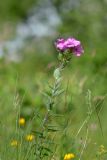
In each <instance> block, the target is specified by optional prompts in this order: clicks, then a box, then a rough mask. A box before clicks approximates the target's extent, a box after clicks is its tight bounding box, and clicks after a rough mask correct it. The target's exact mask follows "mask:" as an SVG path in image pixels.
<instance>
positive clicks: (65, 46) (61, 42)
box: [55, 38, 84, 56]
mask: <svg viewBox="0 0 107 160" xmlns="http://www.w3.org/2000/svg"><path fill="white" fill-rule="evenodd" d="M55 45H56V48H57V49H58V50H59V51H61V52H64V51H66V50H69V51H70V52H71V53H74V54H75V55H76V56H80V55H81V54H82V53H83V52H84V50H83V48H82V45H81V42H80V41H78V40H76V39H75V38H68V39H66V40H65V39H63V38H61V39H58V40H57V42H56V43H55Z"/></svg>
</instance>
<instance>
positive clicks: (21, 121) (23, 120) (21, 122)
mask: <svg viewBox="0 0 107 160" xmlns="http://www.w3.org/2000/svg"><path fill="white" fill-rule="evenodd" d="M19 124H20V125H21V126H23V125H25V119H24V118H20V119H19Z"/></svg>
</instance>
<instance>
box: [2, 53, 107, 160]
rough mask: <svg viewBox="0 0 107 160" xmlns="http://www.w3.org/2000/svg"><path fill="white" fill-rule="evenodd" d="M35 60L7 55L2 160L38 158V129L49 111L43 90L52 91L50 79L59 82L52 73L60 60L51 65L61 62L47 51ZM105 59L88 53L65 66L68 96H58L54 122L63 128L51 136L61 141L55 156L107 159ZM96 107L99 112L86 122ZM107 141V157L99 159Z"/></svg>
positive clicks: (3, 88) (3, 82) (55, 150)
mask: <svg viewBox="0 0 107 160" xmlns="http://www.w3.org/2000/svg"><path fill="white" fill-rule="evenodd" d="M35 59H37V60H36V61H34V60H33V62H31V61H29V60H28V59H27V60H25V61H22V62H20V63H13V62H7V61H5V60H3V59H1V64H0V73H1V80H0V88H1V92H0V98H1V102H0V106H1V107H0V108H1V112H0V158H1V160H11V159H15V160H27V159H29V160H33V159H36V158H35V143H36V142H37V137H38V133H37V131H38V130H37V129H38V127H39V126H41V123H42V122H41V120H43V118H44V115H45V113H46V107H45V99H44V96H43V94H42V92H43V91H44V90H47V84H48V83H49V84H52V83H53V79H52V78H51V77H52V72H53V70H54V68H55V64H53V65H52V66H51V67H49V65H50V64H51V62H52V63H53V61H54V62H55V63H57V62H56V60H55V58H54V57H51V56H50V58H49V57H48V59H47V58H46V56H45V55H42V56H35ZM39 61H41V63H39ZM78 61H79V62H78ZM93 61H94V63H93ZM100 61H101V59H100ZM104 61H105V59H103V60H102V62H101V64H99V63H98V62H99V59H98V60H96V62H95V59H94V58H93V56H92V57H91V56H90V57H89V56H83V57H82V58H81V59H76V58H74V59H73V60H72V64H69V66H68V69H65V71H64V73H63V75H64V77H63V82H62V86H63V88H65V94H63V95H62V96H60V97H59V98H58V99H57V104H56V106H57V107H55V108H54V113H55V115H54V118H53V122H52V123H53V125H55V126H57V127H58V126H59V128H58V129H59V131H58V132H56V133H52V135H51V136H52V137H53V138H54V141H55V143H56V145H55V146H56V147H55V148H52V149H54V154H53V159H56V160H62V159H63V158H64V155H65V154H67V153H73V154H75V159H80V160H82V159H83V160H90V159H95V160H98V158H99V159H101V160H106V158H107V157H106V154H105V153H106V146H107V141H106V133H107V127H106V110H107V109H106V104H107V98H106V93H107V92H106V91H107V88H106V81H107V80H106V78H107V69H106V65H105V63H103V62H104ZM102 63H103V65H102ZM90 110H91V111H92V110H94V112H93V113H92V114H91V117H90V118H89V121H87V123H85V125H83V124H84V121H85V120H86V119H87V116H88V114H87V112H88V113H89V111H90ZM57 115H59V116H57ZM20 117H22V118H24V119H25V122H24V124H23V125H21V124H19V119H20ZM82 125H83V127H82ZM79 129H80V130H79ZM27 137H28V138H27ZM49 145H50V149H51V144H49ZM101 145H103V146H105V147H104V149H102V150H104V155H103V152H102V155H100V157H96V155H98V154H100V153H99V152H100V150H101V148H100V147H101ZM102 148H103V147H102ZM102 150H101V151H102ZM44 159H47V158H44ZM48 159H51V158H50V157H49V158H48Z"/></svg>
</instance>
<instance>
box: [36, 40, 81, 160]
mask: <svg viewBox="0 0 107 160" xmlns="http://www.w3.org/2000/svg"><path fill="white" fill-rule="evenodd" d="M55 47H56V49H57V51H58V61H59V65H58V67H57V68H56V69H55V71H54V74H53V76H54V84H53V85H52V86H49V88H50V92H49V93H47V92H46V93H44V95H45V97H46V99H47V103H46V108H47V112H46V114H45V117H44V119H43V121H42V126H41V130H39V131H35V133H36V137H37V135H38V138H37V143H36V144H35V146H36V147H35V156H36V159H37V160H42V159H48V158H52V157H54V152H55V147H56V144H55V143H54V140H53V137H52V136H51V133H53V132H54V133H55V132H57V131H58V129H56V128H55V127H54V126H52V125H51V122H52V114H53V113H52V111H53V107H54V104H55V102H56V98H57V97H58V96H59V95H60V94H62V93H63V92H64V90H63V89H60V86H61V81H62V76H61V73H62V71H63V70H64V68H65V67H66V66H67V64H68V63H69V62H70V60H71V58H72V56H73V55H76V56H81V54H82V53H83V52H84V50H83V48H82V45H81V42H80V41H78V40H76V39H75V38H67V39H63V38H60V39H57V41H56V42H55ZM51 146H52V147H51ZM53 146H54V147H53ZM52 148H53V150H52Z"/></svg>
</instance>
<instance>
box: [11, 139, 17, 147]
mask: <svg viewBox="0 0 107 160" xmlns="http://www.w3.org/2000/svg"><path fill="white" fill-rule="evenodd" d="M10 145H11V146H13V147H16V146H17V145H18V141H17V140H12V141H11V143H10Z"/></svg>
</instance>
